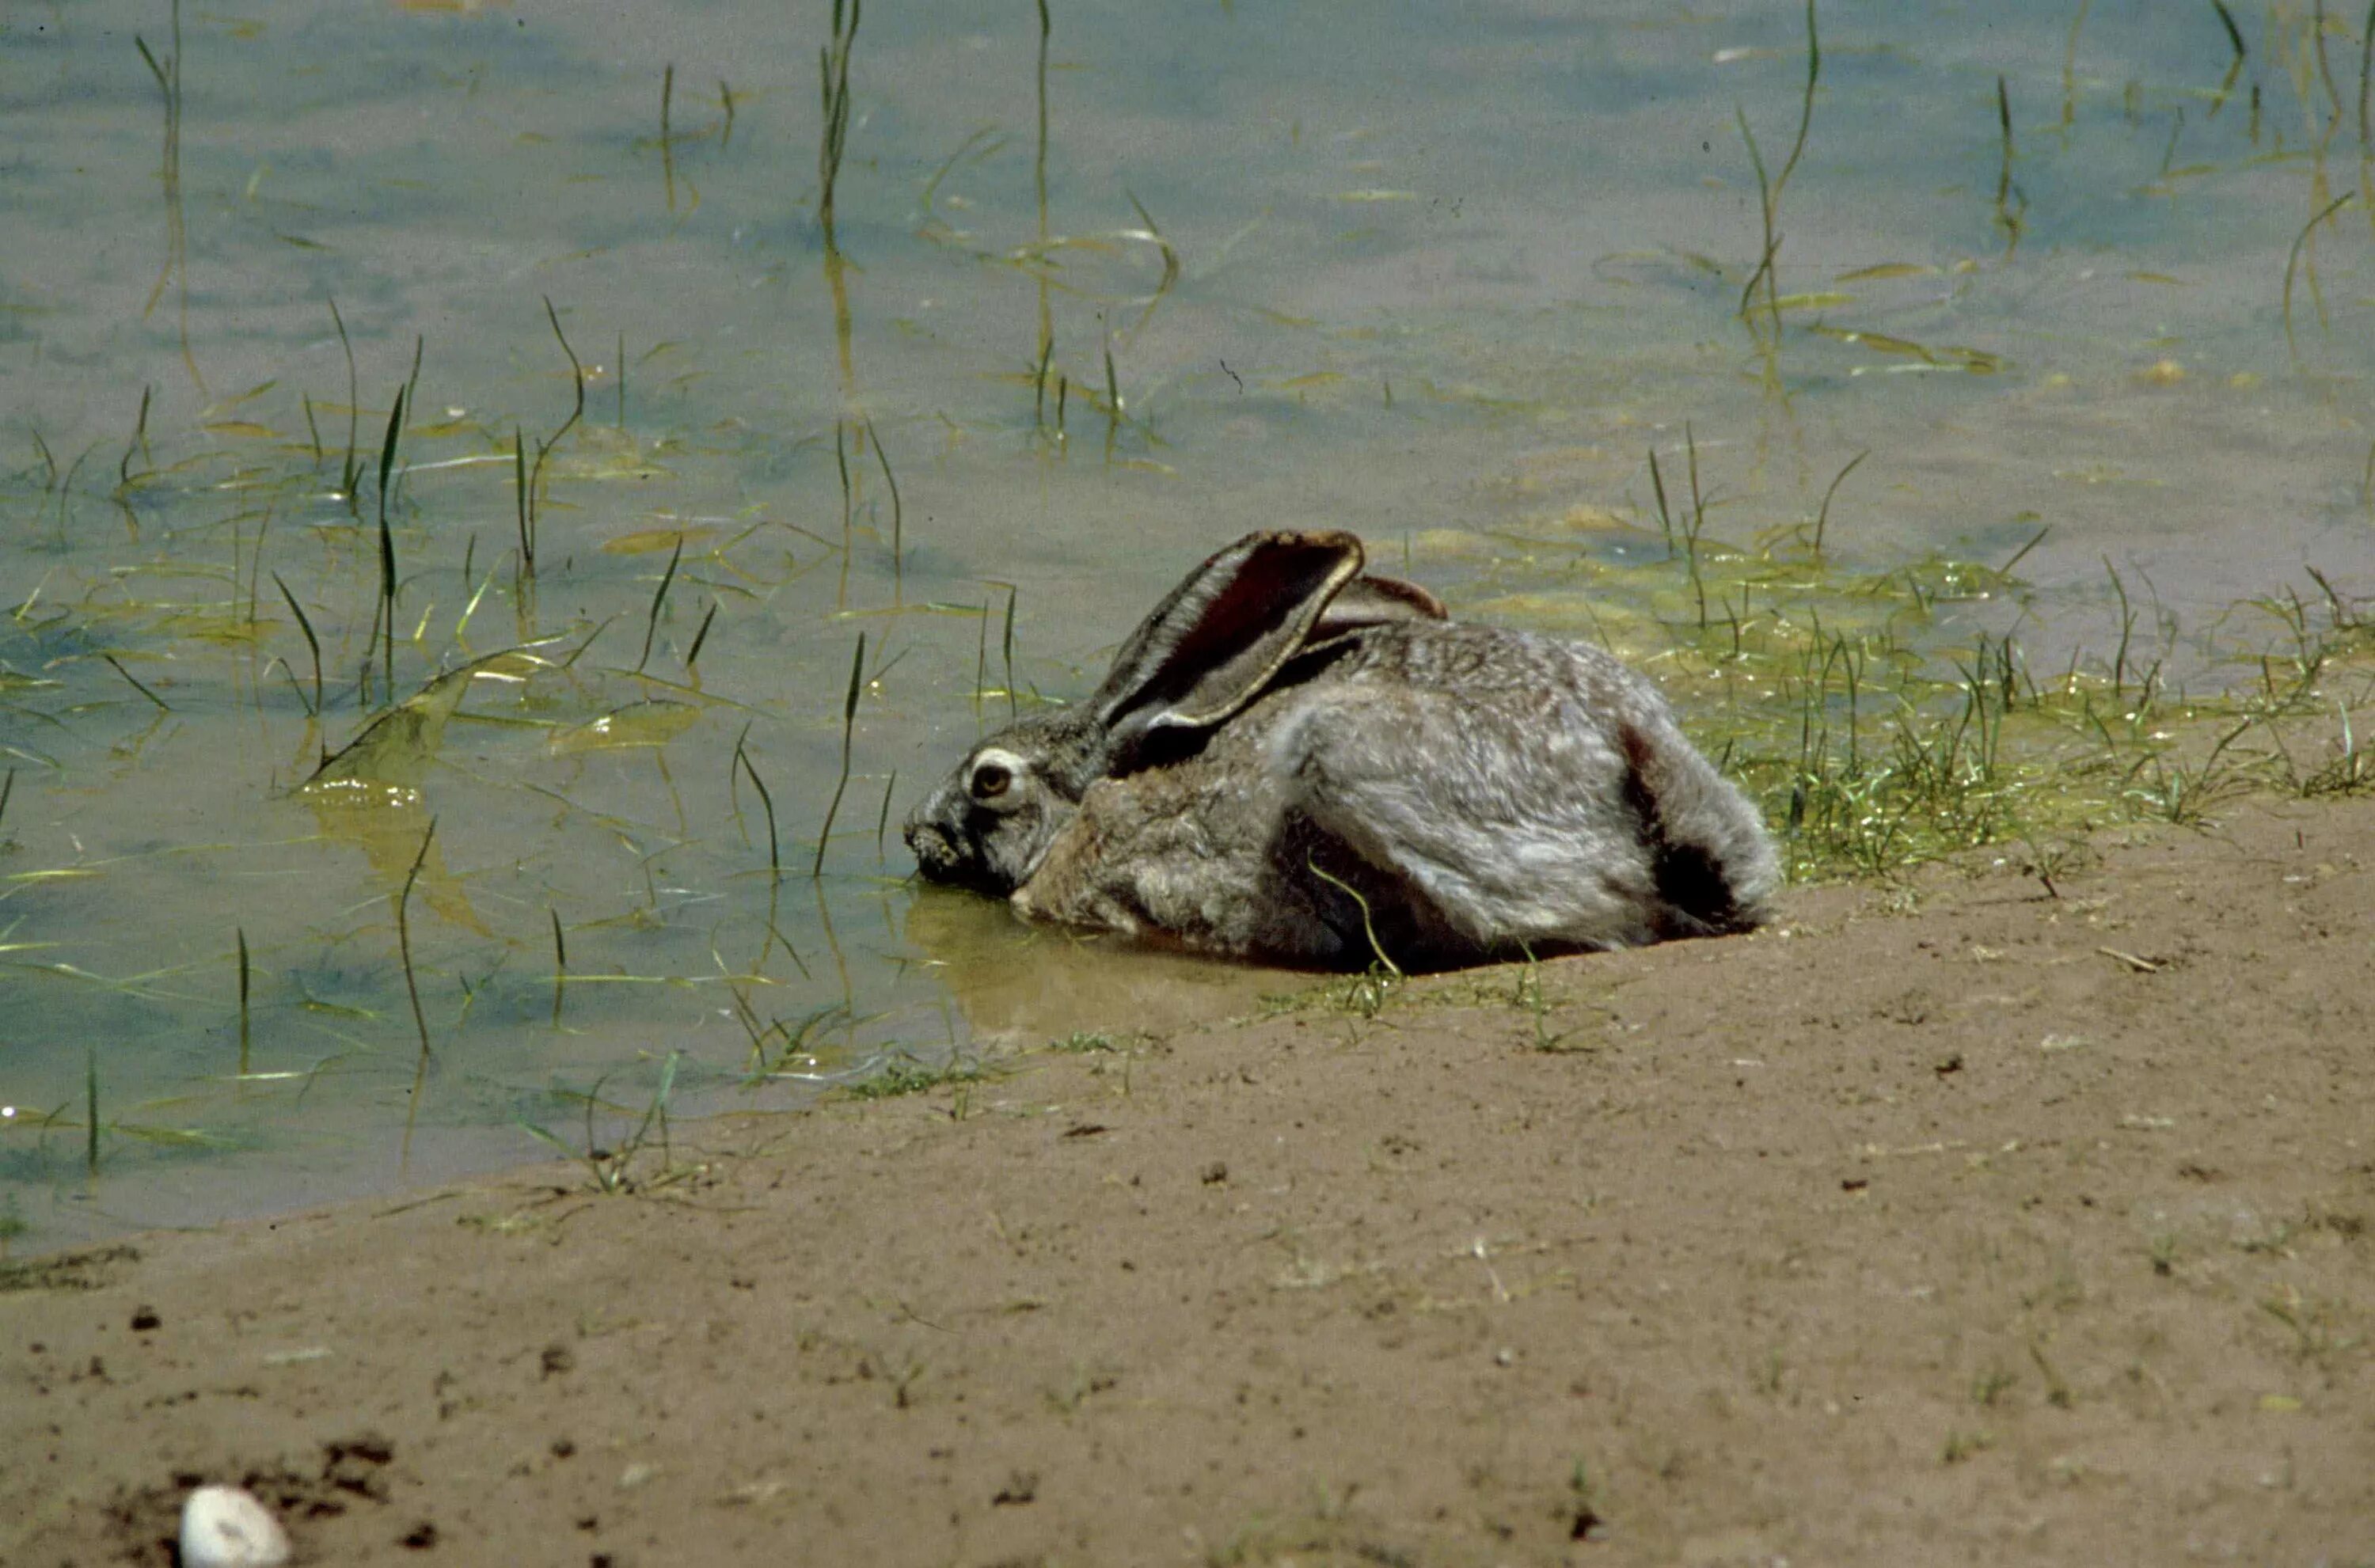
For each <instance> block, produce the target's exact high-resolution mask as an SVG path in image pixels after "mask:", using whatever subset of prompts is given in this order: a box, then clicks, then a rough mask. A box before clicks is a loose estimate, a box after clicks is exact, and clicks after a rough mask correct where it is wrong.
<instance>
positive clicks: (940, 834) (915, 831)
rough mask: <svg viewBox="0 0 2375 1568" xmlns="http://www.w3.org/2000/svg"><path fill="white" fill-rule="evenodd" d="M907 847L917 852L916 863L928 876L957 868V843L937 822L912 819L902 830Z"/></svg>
mask: <svg viewBox="0 0 2375 1568" xmlns="http://www.w3.org/2000/svg"><path fill="white" fill-rule="evenodd" d="M901 836H902V837H904V839H905V840H906V841H907V847H908V848H909V849H910V850H913V851H914V852H915V855H916V865H917V866H918V867H921V868H922V869H923V872H924V875H926V876H927V877H930V876H937V875H941V874H944V873H946V872H948V871H950V870H952V869H954V868H955V866H956V863H957V850H956V845H955V844H954V843H951V842H950V839H949V835H948V833H947V832H946V831H944V830H943V829H942V828H941V827H940V826H939V823H937V822H920V821H911V822H909V823H908V824H907V825H906V827H905V828H904V830H903V831H902V833H901Z"/></svg>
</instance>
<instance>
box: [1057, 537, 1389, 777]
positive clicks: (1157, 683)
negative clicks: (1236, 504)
mask: <svg viewBox="0 0 2375 1568" xmlns="http://www.w3.org/2000/svg"><path fill="white" fill-rule="evenodd" d="M1360 571H1361V541H1360V540H1359V539H1357V538H1354V537H1353V536H1352V535H1350V534H1341V533H1316V534H1286V533H1266V534H1248V535H1247V536H1245V537H1244V538H1242V539H1239V540H1238V541H1237V542H1236V543H1235V544H1234V545H1231V546H1230V547H1229V548H1226V549H1224V550H1223V551H1221V552H1220V553H1219V554H1218V555H1215V556H1214V557H1212V559H1211V560H1208V561H1206V562H1205V563H1204V564H1203V565H1201V566H1199V567H1198V568H1197V569H1196V570H1195V571H1194V572H1190V573H1188V580H1187V581H1186V582H1184V583H1182V584H1179V586H1177V587H1176V588H1174V589H1173V590H1171V592H1170V594H1169V595H1167V596H1166V597H1165V598H1164V601H1163V602H1162V603H1161V604H1159V605H1157V606H1155V607H1154V613H1153V614H1152V615H1150V616H1148V617H1147V618H1146V619H1145V620H1143V621H1141V622H1140V624H1139V628H1138V630H1137V631H1133V632H1131V633H1130V636H1129V641H1128V642H1127V643H1123V644H1122V649H1121V652H1120V653H1118V654H1116V655H1114V665H1113V670H1112V672H1111V673H1110V674H1108V675H1107V676H1106V677H1105V685H1104V686H1102V687H1100V688H1099V689H1098V690H1097V694H1096V697H1095V699H1094V701H1093V712H1094V713H1095V714H1096V717H1097V722H1098V725H1099V726H1100V727H1101V728H1102V729H1103V730H1104V731H1105V748H1106V752H1107V755H1108V758H1109V759H1110V760H1113V761H1116V762H1118V761H1119V760H1121V759H1123V758H1125V757H1126V756H1128V753H1129V752H1131V751H1132V750H1134V749H1136V748H1137V746H1138V745H1139V743H1140V742H1141V741H1143V740H1144V739H1145V737H1147V736H1148V735H1149V734H1151V733H1152V732H1153V731H1155V730H1158V729H1203V728H1209V727H1211V725H1217V724H1220V723H1221V722H1223V720H1225V719H1226V718H1228V717H1229V715H1230V714H1232V713H1235V712H1236V711H1237V710H1238V709H1240V708H1242V707H1244V706H1245V705H1246V704H1247V703H1248V702H1250V701H1253V700H1254V699H1255V698H1256V697H1258V696H1259V695H1260V694H1261V690H1262V688H1263V686H1264V685H1266V684H1267V683H1268V682H1269V680H1270V677H1271V676H1273V675H1275V674H1277V673H1278V669H1279V666H1282V665H1283V664H1285V663H1286V661H1287V660H1289V659H1291V658H1293V657H1294V654H1295V653H1296V652H1297V651H1298V650H1299V649H1301V648H1302V647H1303V645H1304V643H1306V641H1308V640H1309V638H1310V635H1311V631H1312V628H1313V627H1315V626H1316V625H1317V624H1318V622H1319V618H1320V615H1321V613H1322V612H1323V611H1324V610H1326V609H1327V607H1328V603H1329V600H1330V599H1332V598H1333V597H1335V595H1336V593H1337V591H1338V590H1339V589H1341V588H1342V587H1343V586H1344V584H1347V583H1349V582H1351V581H1352V580H1353V578H1354V577H1356V576H1358V575H1359V574H1360Z"/></svg>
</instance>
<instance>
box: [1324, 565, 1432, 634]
mask: <svg viewBox="0 0 2375 1568" xmlns="http://www.w3.org/2000/svg"><path fill="white" fill-rule="evenodd" d="M1449 619H1451V612H1450V611H1449V610H1447V609H1446V608H1444V607H1443V601H1442V600H1441V599H1438V598H1436V596H1435V595H1433V594H1430V593H1428V592H1427V591H1426V590H1425V589H1424V588H1422V587H1420V586H1419V585H1418V584H1415V583H1405V582H1403V581H1402V580H1401V579H1400V578H1399V577H1372V576H1360V577H1355V578H1353V580H1352V581H1351V582H1350V583H1347V584H1344V587H1343V590H1342V591H1341V593H1339V594H1338V595H1336V596H1335V597H1334V598H1332V599H1330V600H1329V601H1328V607H1327V609H1325V610H1323V611H1322V612H1321V613H1320V616H1319V624H1318V625H1317V626H1315V627H1314V628H1312V631H1311V635H1312V637H1313V638H1314V639H1317V638H1321V637H1334V636H1337V635H1339V634H1341V633H1342V632H1346V631H1359V630H1360V629H1361V628H1362V627H1365V626H1381V625H1384V624H1385V623H1387V622H1388V621H1396V620H1449Z"/></svg>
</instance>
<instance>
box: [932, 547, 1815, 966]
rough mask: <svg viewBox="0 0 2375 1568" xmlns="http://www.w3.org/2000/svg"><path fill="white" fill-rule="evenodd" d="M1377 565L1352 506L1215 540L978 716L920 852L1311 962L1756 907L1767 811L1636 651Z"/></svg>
mask: <svg viewBox="0 0 2375 1568" xmlns="http://www.w3.org/2000/svg"><path fill="white" fill-rule="evenodd" d="M1361 569H1362V552H1361V542H1360V540H1359V539H1357V538H1355V537H1354V536H1353V535H1351V534H1346V533H1258V534H1249V535H1247V536H1246V537H1244V538H1242V539H1239V540H1238V541H1237V542H1236V543H1235V544H1233V545H1231V546H1229V547H1228V548H1225V549H1223V550H1222V551H1221V552H1220V553H1218V554H1217V555H1214V556H1213V557H1212V558H1211V560H1207V561H1205V562H1204V563H1203V564H1202V565H1201V566H1199V567H1198V568H1197V569H1196V570H1195V571H1194V572H1190V573H1189V574H1188V578H1187V580H1186V581H1185V582H1183V583H1181V584H1179V585H1178V586H1177V587H1176V588H1175V589H1173V590H1172V592H1171V593H1170V595H1168V596H1166V597H1165V598H1164V601H1163V602H1162V603H1161V604H1160V605H1158V606H1156V607H1155V608H1154V611H1153V613H1152V614H1151V615H1150V616H1148V617H1147V619H1145V620H1144V621H1143V622H1141V623H1140V626H1139V627H1138V629H1137V631H1134V632H1132V633H1131V634H1130V637H1129V640H1128V642H1127V643H1124V644H1123V645H1122V648H1121V651H1120V652H1119V653H1118V654H1116V655H1115V658H1114V664H1113V669H1112V671H1111V672H1110V673H1109V674H1108V675H1107V676H1106V677H1105V684H1104V685H1102V686H1101V687H1099V688H1098V690H1097V692H1096V695H1095V696H1094V697H1093V698H1091V699H1090V700H1089V701H1087V702H1086V703H1084V704H1082V705H1081V706H1079V707H1075V708H1068V709H1065V710H1063V711H1061V712H1059V713H1051V714H1047V715H1044V716H1035V717H1032V718H1028V719H1024V720H1022V721H1020V722H1019V723H1016V724H1014V725H1009V726H1008V727H1007V728H1005V729H1003V730H1001V731H999V732H998V734H996V735H993V736H991V737H988V738H987V739H986V740H984V741H982V742H980V743H979V744H978V745H976V746H975V747H974V749H973V750H972V752H971V753H970V754H969V755H968V756H967V757H966V758H965V760H964V761H963V764H962V765H961V766H960V767H958V769H957V770H956V772H953V773H951V775H950V776H949V777H948V779H947V780H946V781H945V782H943V783H942V784H940V786H939V788H938V789H936V790H934V791H933V792H932V794H931V795H930V796H928V798H927V799H925V800H924V801H923V802H922V803H921V804H920V805H919V806H917V807H916V809H915V811H914V812H913V813H912V814H910V815H909V817H908V819H907V821H906V827H905V834H906V840H907V844H908V847H909V848H911V849H913V850H914V851H915V853H916V864H917V866H918V867H919V868H920V869H921V870H922V872H923V874H924V875H925V876H927V877H928V878H933V879H934V880H937V881H944V882H957V883H963V884H966V885H970V886H972V887H975V888H977V889H979V890H982V891H985V892H989V893H995V894H998V895H1002V896H1008V897H1010V899H1011V901H1012V903H1013V906H1014V908H1015V909H1016V910H1017V911H1018V912H1019V913H1021V914H1023V915H1024V916H1026V917H1028V918H1032V919H1040V920H1050V921H1058V922H1062V923H1064V924H1067V925H1080V926H1088V927H1095V928H1101V929H1105V930H1112V931H1120V932H1128V933H1134V934H1137V935H1140V936H1144V937H1152V938H1155V939H1167V940H1170V941H1173V942H1176V943H1178V944H1181V945H1183V946H1185V947H1188V948H1190V949H1197V950H1200V951H1206V952H1214V953H1224V954H1230V955H1235V956H1241V957H1260V958H1267V959H1271V960H1277V961H1286V962H1291V963H1306V964H1316V965H1324V966H1340V965H1352V966H1356V967H1357V966H1359V965H1362V964H1365V963H1367V962H1368V961H1370V960H1371V959H1372V958H1373V957H1379V958H1387V959H1390V960H1391V961H1394V962H1395V963H1397V964H1399V965H1400V966H1401V967H1404V968H1446V967H1452V966H1456V965H1459V964H1463V963H1475V962H1480V961H1490V960H1494V959H1508V958H1517V957H1520V956H1523V955H1525V954H1529V953H1530V954H1534V955H1537V956H1540V955H1543V954H1547V953H1550V952H1554V951H1562V950H1573V949H1589V948H1619V947H1631V946H1635V945H1637V944H1641V943H1645V942H1653V941H1658V940H1660V939H1663V938H1666V937H1686V936H1702V935H1710V934H1714V933H1719V932H1729V931H1741V930H1745V929H1747V928H1749V927H1751V926H1754V925H1757V924H1758V923H1759V922H1760V921H1762V920H1763V919H1764V918H1765V915H1766V906H1767V901H1768V899H1769V898H1770V896H1771V894H1772V891H1773V889H1774V886H1775V884H1776V882H1777V881H1778V876H1779V873H1778V865H1777V863H1776V860H1775V857H1774V853H1773V847H1772V843H1771V842H1770V840H1769V839H1768V838H1767V837H1766V831H1765V828H1764V824H1763V823H1762V822H1761V821H1760V820H1759V819H1758V817H1757V814H1756V811H1755V808H1753V807H1751V806H1750V805H1749V803H1748V800H1747V798H1746V797H1745V796H1743V795H1742V794H1741V792H1740V791H1739V789H1738V788H1736V787H1735V786H1734V785H1733V784H1731V783H1730V782H1729V781H1727V780H1726V779H1724V778H1723V777H1722V776H1721V775H1720V774H1719V773H1718V772H1716V771H1715V769H1714V768H1713V767H1712V766H1710V765H1709V764H1708V762H1707V760H1706V759H1705V758H1704V757H1702V756H1700V755H1699V753H1698V752H1697V751H1696V750H1695V749H1693V748H1692V746H1691V744H1690V742H1689V741H1687V740H1685V739H1684V737H1683V735H1682V732H1681V731H1680V730H1679V729H1678V728H1676V727H1675V724H1674V719H1673V715H1672V713H1671V712H1670V711H1669V710H1668V708H1667V706H1666V703H1665V701H1664V699H1663V698H1662V697H1661V696H1660V695H1659V693H1658V691H1657V690H1656V688H1654V687H1653V686H1651V685H1650V684H1649V682H1648V680H1647V679H1645V678H1642V677H1641V676H1639V675H1637V674H1636V673H1634V672H1633V671H1632V670H1630V669H1627V668H1626V667H1625V666H1623V665H1622V664H1619V663H1618V662H1617V661H1616V660H1615V659H1613V658H1612V657H1610V656H1609V655H1608V654H1605V653H1603V652H1601V650H1599V649H1597V648H1593V647H1589V646H1587V645H1585V644H1582V643H1569V642H1564V641H1561V640H1558V639H1555V638H1551V637H1543V636H1539V635H1535V634H1533V633H1530V632H1524V631H1505V630H1501V629H1497V628H1492V627H1483V626H1467V625H1459V624H1456V623H1453V622H1451V621H1449V620H1448V619H1446V618H1445V612H1444V608H1443V606H1442V605H1441V604H1440V603H1439V602H1438V601H1437V600H1436V598H1435V597H1434V596H1433V595H1430V594H1428V593H1427V592H1426V591H1425V590H1424V589H1421V588H1418V587H1415V586H1413V585H1412V584H1406V583H1400V582H1396V581H1394V580H1392V579H1390V578H1378V577H1365V576H1363V575H1362V574H1361Z"/></svg>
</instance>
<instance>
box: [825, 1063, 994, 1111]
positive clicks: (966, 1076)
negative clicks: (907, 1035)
mask: <svg viewBox="0 0 2375 1568" xmlns="http://www.w3.org/2000/svg"><path fill="white" fill-rule="evenodd" d="M983 1076H984V1074H983V1071H982V1067H981V1064H980V1063H979V1062H963V1061H960V1062H951V1063H949V1064H948V1065H947V1066H945V1067H927V1066H926V1065H925V1064H923V1063H921V1062H918V1061H916V1060H914V1059H912V1058H908V1057H894V1058H893V1059H892V1060H891V1061H888V1062H885V1063H884V1064H883V1066H882V1070H881V1071H880V1072H878V1073H876V1074H875V1075H874V1076H873V1077H871V1078H867V1079H859V1080H858V1081H857V1082H856V1083H853V1084H851V1085H850V1086H849V1087H848V1088H846V1089H845V1090H843V1091H842V1093H843V1095H844V1097H845V1098H847V1099H851V1100H859V1101H868V1100H896V1099H899V1098H901V1097H903V1096H904V1095H909V1094H922V1093H924V1092H925V1091H928V1090H934V1089H938V1088H939V1087H940V1085H942V1084H944V1083H954V1084H967V1083H973V1082H975V1081H978V1080H979V1079H981V1078H982V1077H983Z"/></svg>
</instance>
